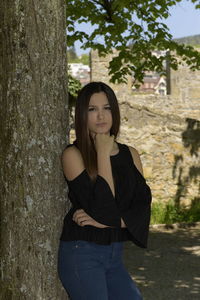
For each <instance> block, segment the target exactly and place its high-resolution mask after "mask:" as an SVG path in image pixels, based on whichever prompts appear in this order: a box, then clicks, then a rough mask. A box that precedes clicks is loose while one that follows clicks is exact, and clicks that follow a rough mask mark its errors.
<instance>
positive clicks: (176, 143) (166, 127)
mask: <svg viewBox="0 0 200 300" xmlns="http://www.w3.org/2000/svg"><path fill="white" fill-rule="evenodd" d="M110 60H111V56H110V55H108V56H107V57H101V58H100V57H99V56H98V54H97V52H96V51H93V52H92V53H91V81H103V82H105V83H107V84H109V85H110V86H111V87H112V88H113V89H114V91H115V93H116V95H117V98H118V101H119V105H120V112H121V128H120V134H119V136H118V139H117V140H118V141H119V142H121V143H125V144H127V145H130V146H132V147H135V148H136V149H137V150H138V152H139V153H140V156H141V160H142V163H143V169H144V176H145V178H146V180H147V182H148V184H149V185H150V187H151V189H152V194H153V201H168V200H170V199H175V201H176V203H178V204H184V205H189V204H190V203H191V201H199V200H200V196H199V194H200V183H199V176H200V154H199V145H200V72H199V71H195V72H192V71H190V70H188V68H187V67H180V69H179V71H176V72H175V71H171V76H170V77H171V78H170V79H171V94H170V95H167V96H159V95H155V94H141V93H138V94H136V93H135V92H133V91H132V89H131V78H128V84H119V85H115V84H112V83H110V82H109V76H108V69H107V67H108V64H109V61H110ZM74 138H75V137H74V133H73V132H72V135H71V140H73V139H74Z"/></svg>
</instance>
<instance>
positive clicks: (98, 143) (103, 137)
mask: <svg viewBox="0 0 200 300" xmlns="http://www.w3.org/2000/svg"><path fill="white" fill-rule="evenodd" d="M114 138H115V137H114V135H108V134H104V133H97V134H96V135H95V137H94V144H95V148H96V151H97V153H98V152H103V153H106V154H108V155H110V153H111V152H112V150H113V146H114Z"/></svg>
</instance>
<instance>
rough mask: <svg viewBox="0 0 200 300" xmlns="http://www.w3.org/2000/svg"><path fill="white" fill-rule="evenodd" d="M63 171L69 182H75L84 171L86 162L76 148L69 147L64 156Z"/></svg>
mask: <svg viewBox="0 0 200 300" xmlns="http://www.w3.org/2000/svg"><path fill="white" fill-rule="evenodd" d="M62 165H63V171H64V174H65V176H66V178H67V179H68V180H73V179H74V178H75V177H77V176H78V175H79V174H80V173H81V172H82V171H83V170H84V168H85V167H84V162H83V158H82V155H81V153H80V151H79V149H78V148H77V147H76V146H74V145H73V146H70V147H67V148H66V149H65V150H64V151H63V154H62Z"/></svg>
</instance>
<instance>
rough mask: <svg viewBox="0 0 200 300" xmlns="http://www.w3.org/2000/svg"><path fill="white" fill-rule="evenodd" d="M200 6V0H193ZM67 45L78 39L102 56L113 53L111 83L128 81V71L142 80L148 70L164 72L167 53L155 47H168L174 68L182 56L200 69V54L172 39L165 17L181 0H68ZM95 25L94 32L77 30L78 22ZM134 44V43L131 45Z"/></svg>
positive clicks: (168, 57) (190, 64) (192, 65)
mask: <svg viewBox="0 0 200 300" xmlns="http://www.w3.org/2000/svg"><path fill="white" fill-rule="evenodd" d="M190 1H192V2H193V3H195V4H196V8H197V9H198V8H200V1H199V0H190ZM66 2H67V31H68V36H67V39H68V45H71V46H72V45H74V43H75V41H77V40H79V41H81V42H82V43H83V46H82V48H83V49H86V48H92V49H94V50H95V49H96V50H98V53H99V55H101V56H105V55H106V54H109V53H113V49H116V50H117V51H118V52H117V53H118V54H117V55H116V56H115V57H113V59H112V61H111V62H110V64H109V74H110V75H111V81H112V82H126V77H127V75H128V74H134V77H135V79H136V80H137V81H139V82H142V79H143V76H144V72H145V71H148V70H152V71H156V72H159V73H162V74H163V73H165V72H164V71H163V61H164V60H165V59H166V57H165V56H161V57H159V58H158V57H156V56H155V55H153V54H152V51H153V50H164V51H165V50H167V59H169V60H170V64H171V68H173V69H175V70H176V69H177V68H178V65H179V64H180V59H179V57H182V61H183V62H184V63H186V64H187V65H188V66H189V67H190V68H191V70H195V69H200V53H199V52H198V51H195V50H194V49H193V48H192V47H191V46H189V45H184V44H178V43H176V42H175V41H173V40H172V35H171V34H170V33H169V29H168V27H167V26H166V24H164V20H165V19H167V18H168V17H169V16H170V12H169V9H170V8H171V7H172V6H174V5H176V4H177V3H179V2H181V0H154V1H150V0H134V1H133V0H87V1H85V0H66ZM76 22H78V23H89V24H91V25H95V26H94V30H93V32H92V33H91V34H89V33H87V32H84V31H78V30H75V23H76ZM130 45H132V46H130Z"/></svg>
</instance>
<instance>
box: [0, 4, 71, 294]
mask: <svg viewBox="0 0 200 300" xmlns="http://www.w3.org/2000/svg"><path fill="white" fill-rule="evenodd" d="M1 6H2V7H0V11H1V16H0V22H1V28H0V29H1V30H0V34H1V37H0V61H1V65H0V68H1V70H0V76H1V77H0V83H1V87H0V92H1V99H0V101H1V102H0V168H1V173H0V195H1V198H2V199H1V223H0V232H1V236H0V241H1V248H0V249H1V253H0V254H1V267H2V270H1V296H0V299H1V300H12V299H13V300H23V299H31V300H40V299H41V300H46V299H52V300H61V299H67V297H66V296H63V295H65V292H63V289H62V286H61V283H60V281H59V279H58V276H57V249H58V242H59V236H60V232H61V227H62V220H63V217H64V214H65V211H66V209H67V207H66V184H65V182H64V178H63V174H62V169H61V165H60V154H61V152H62V150H63V148H64V145H65V144H66V142H67V141H66V132H67V124H68V118H67V115H68V109H67V92H66V84H67V82H66V74H67V72H66V26H65V19H66V17H65V1H61V0H42V1H41V0H31V1H26V0H1Z"/></svg>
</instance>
